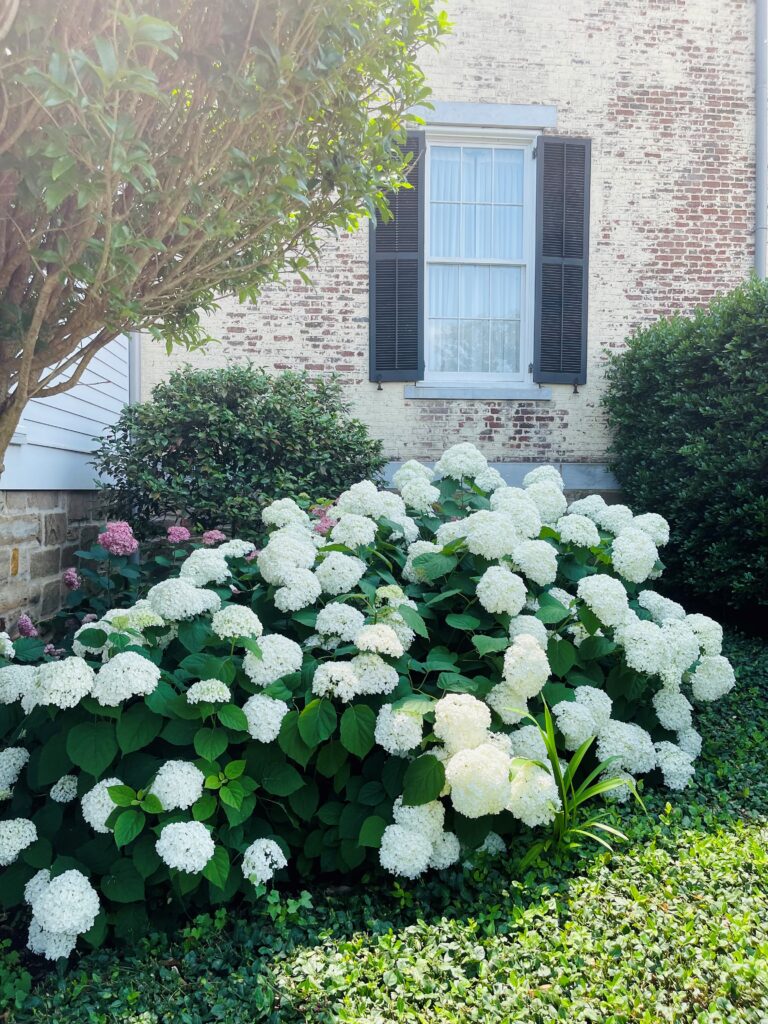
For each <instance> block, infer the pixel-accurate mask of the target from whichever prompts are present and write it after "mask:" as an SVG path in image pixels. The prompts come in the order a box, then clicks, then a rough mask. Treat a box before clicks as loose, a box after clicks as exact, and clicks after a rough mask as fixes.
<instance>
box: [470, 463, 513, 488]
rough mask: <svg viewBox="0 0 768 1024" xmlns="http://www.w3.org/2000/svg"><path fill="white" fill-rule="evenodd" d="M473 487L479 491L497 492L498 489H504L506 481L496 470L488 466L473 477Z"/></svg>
mask: <svg viewBox="0 0 768 1024" xmlns="http://www.w3.org/2000/svg"><path fill="white" fill-rule="evenodd" d="M475 486H477V487H479V488H480V490H481V491H497V490H498V489H499V487H506V486H507V484H506V481H505V480H504V477H503V476H502V475H501V473H500V472H499V471H498V469H494V468H493V466H488V467H487V468H486V469H484V470H483V471H482V473H478V474H477V476H476V477H475Z"/></svg>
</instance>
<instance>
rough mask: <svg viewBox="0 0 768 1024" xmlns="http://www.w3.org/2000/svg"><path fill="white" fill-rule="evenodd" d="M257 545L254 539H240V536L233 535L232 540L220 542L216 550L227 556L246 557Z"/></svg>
mask: <svg viewBox="0 0 768 1024" xmlns="http://www.w3.org/2000/svg"><path fill="white" fill-rule="evenodd" d="M255 547H256V545H255V544H254V543H253V541H252V540H240V539H239V538H238V537H233V538H232V540H227V541H225V542H224V543H223V544H219V546H218V547H217V548H216V549H215V550H216V551H218V553H219V554H220V555H224V557H225V558H245V556H246V555H250V553H251V552H252V551H253V550H254V548H255Z"/></svg>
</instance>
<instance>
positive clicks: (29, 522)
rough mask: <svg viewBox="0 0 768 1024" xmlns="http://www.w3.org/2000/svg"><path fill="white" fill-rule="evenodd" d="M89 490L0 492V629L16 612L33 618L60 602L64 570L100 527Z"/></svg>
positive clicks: (53, 609) (9, 624) (48, 612)
mask: <svg viewBox="0 0 768 1024" xmlns="http://www.w3.org/2000/svg"><path fill="white" fill-rule="evenodd" d="M96 498H97V495H96V494H95V493H94V492H93V491H0V629H10V630H13V628H14V626H15V623H16V620H17V618H18V616H19V615H20V613H21V612H27V613H28V614H29V615H30V617H31V618H32V620H33V621H35V622H37V621H38V620H40V619H43V618H46V617H48V616H50V615H52V614H53V613H54V612H56V611H57V610H58V608H59V606H60V604H61V598H62V582H61V575H62V572H63V571H64V569H66V568H68V567H69V566H71V565H74V563H75V558H74V553H75V551H77V550H79V549H80V548H82V547H90V545H91V544H92V543H93V541H94V540H95V539H96V535H97V533H98V532H99V527H98V525H97V522H96V515H95V502H96Z"/></svg>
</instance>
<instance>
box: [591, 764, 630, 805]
mask: <svg viewBox="0 0 768 1024" xmlns="http://www.w3.org/2000/svg"><path fill="white" fill-rule="evenodd" d="M600 777H601V778H602V779H618V780H619V782H621V783H622V785H620V786H615V787H614V788H613V789H608V790H606V791H605V793H603V797H604V798H605V799H606V800H609V801H610V802H611V803H614V804H625V803H626V802H627V801H628V800H629V798H630V797H631V796H632V787H633V786H634V785H635V781H636V780H635V777H634V775H630V773H629V772H625V771H623V770H622V769H621V768H619V767H617V766H616V764H609V765H608V767H607V768H606V769H605V770H604V771H603V772H601V773H600Z"/></svg>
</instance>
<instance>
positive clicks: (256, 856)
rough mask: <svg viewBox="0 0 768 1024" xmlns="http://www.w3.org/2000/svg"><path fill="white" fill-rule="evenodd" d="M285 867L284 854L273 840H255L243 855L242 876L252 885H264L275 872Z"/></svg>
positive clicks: (286, 862)
mask: <svg viewBox="0 0 768 1024" xmlns="http://www.w3.org/2000/svg"><path fill="white" fill-rule="evenodd" d="M287 866H288V861H287V860H286V858H285V854H284V853H283V851H282V850H281V849H280V847H279V846H278V844H277V843H276V842H275V841H274V839H257V840H256V841H255V842H253V843H251V845H250V846H249V847H248V849H247V850H246V851H245V853H244V854H243V864H242V869H243V875H244V876H245V877H246V878H247V879H248V881H249V882H252V883H253V884H254V885H265V884H266V883H267V882H269V881H270V879H271V878H273V876H274V874H275V872H276V871H281V870H282V869H283V868H285V867H287Z"/></svg>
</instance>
